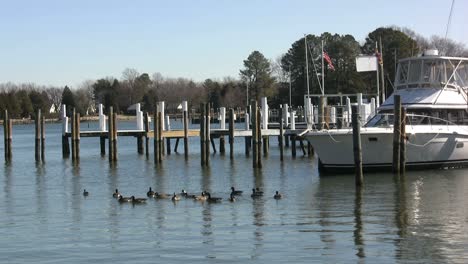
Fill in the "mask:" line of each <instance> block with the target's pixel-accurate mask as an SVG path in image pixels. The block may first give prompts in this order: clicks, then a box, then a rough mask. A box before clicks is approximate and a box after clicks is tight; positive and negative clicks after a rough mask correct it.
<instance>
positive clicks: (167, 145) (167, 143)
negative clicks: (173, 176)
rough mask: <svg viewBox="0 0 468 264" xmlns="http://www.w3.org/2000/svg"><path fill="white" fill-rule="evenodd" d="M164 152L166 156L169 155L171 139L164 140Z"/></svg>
mask: <svg viewBox="0 0 468 264" xmlns="http://www.w3.org/2000/svg"><path fill="white" fill-rule="evenodd" d="M166 152H167V155H171V139H170V138H168V137H167V138H166Z"/></svg>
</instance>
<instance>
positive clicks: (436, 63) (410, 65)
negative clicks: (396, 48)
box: [396, 58, 468, 89]
mask: <svg viewBox="0 0 468 264" xmlns="http://www.w3.org/2000/svg"><path fill="white" fill-rule="evenodd" d="M457 66H458V68H457ZM455 69H456V71H455ZM396 86H397V88H398V89H404V88H426V87H427V88H442V87H446V88H447V89H458V88H465V89H466V88H467V87H468V66H467V61H462V62H461V63H460V60H457V59H446V58H423V59H421V58H416V59H413V60H408V61H403V62H400V65H399V67H398V70H397V78H396Z"/></svg>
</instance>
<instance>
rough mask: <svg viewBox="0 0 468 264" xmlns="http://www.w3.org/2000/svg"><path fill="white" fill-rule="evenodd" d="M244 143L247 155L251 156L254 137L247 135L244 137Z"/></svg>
mask: <svg viewBox="0 0 468 264" xmlns="http://www.w3.org/2000/svg"><path fill="white" fill-rule="evenodd" d="M244 141H245V142H244V144H245V155H246V156H249V154H250V148H251V146H252V137H251V136H246V137H244Z"/></svg>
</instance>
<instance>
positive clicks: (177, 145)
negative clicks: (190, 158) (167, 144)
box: [174, 138, 180, 153]
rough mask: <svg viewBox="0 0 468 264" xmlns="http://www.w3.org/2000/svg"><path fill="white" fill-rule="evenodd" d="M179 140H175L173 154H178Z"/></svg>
mask: <svg viewBox="0 0 468 264" xmlns="http://www.w3.org/2000/svg"><path fill="white" fill-rule="evenodd" d="M179 140H180V138H176V142H175V146H174V153H178V152H177V149H178V148H179Z"/></svg>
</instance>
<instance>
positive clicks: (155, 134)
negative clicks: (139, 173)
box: [153, 108, 159, 164]
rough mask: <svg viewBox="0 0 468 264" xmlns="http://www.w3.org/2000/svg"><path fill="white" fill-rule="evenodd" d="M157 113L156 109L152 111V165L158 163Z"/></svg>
mask: <svg viewBox="0 0 468 264" xmlns="http://www.w3.org/2000/svg"><path fill="white" fill-rule="evenodd" d="M158 128H159V113H158V109H157V108H156V109H155V110H154V115H153V152H154V164H158V163H159V145H158V138H159V129H158Z"/></svg>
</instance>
